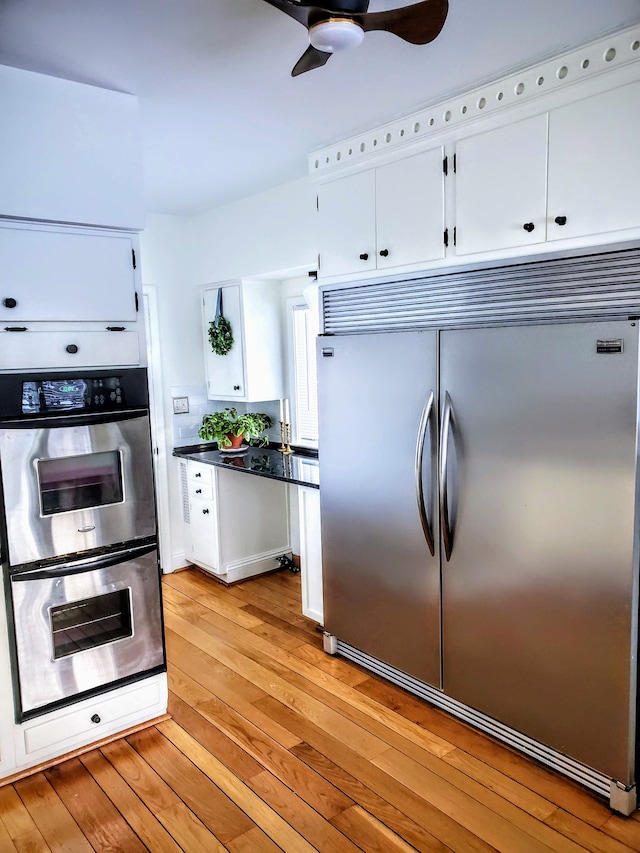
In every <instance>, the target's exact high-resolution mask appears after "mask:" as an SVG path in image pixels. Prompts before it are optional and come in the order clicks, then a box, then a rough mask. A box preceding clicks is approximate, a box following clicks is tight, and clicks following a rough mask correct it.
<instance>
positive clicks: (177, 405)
mask: <svg viewBox="0 0 640 853" xmlns="http://www.w3.org/2000/svg"><path fill="white" fill-rule="evenodd" d="M171 399H172V400H173V414H174V415H186V414H188V412H189V398H188V397H172V398H171Z"/></svg>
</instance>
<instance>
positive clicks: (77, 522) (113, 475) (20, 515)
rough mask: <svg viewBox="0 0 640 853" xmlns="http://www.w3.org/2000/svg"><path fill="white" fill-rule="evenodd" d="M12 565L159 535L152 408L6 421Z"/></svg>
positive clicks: (2, 436) (1, 441)
mask: <svg viewBox="0 0 640 853" xmlns="http://www.w3.org/2000/svg"><path fill="white" fill-rule="evenodd" d="M0 465H1V467H2V487H3V492H4V507H5V517H6V530H7V543H8V551H9V554H8V557H9V564H10V565H11V566H19V565H23V564H26V563H33V562H40V561H43V560H49V559H52V558H56V557H64V556H66V555H69V554H76V553H80V552H83V551H88V550H93V549H96V548H103V547H105V546H110V545H117V544H119V543H123V542H130V541H132V540H136V539H143V538H146V537H150V536H154V535H155V531H156V526H155V506H154V496H153V475H152V461H151V440H150V432H149V416H148V412H147V410H135V411H122V412H117V413H113V412H112V413H109V414H107V413H104V414H96V415H70V416H65V417H49V418H38V419H36V420H31V419H30V420H27V419H25V420H22V421H13V422H11V423H10V424H8V423H5V424H4V425H3V426H2V427H1V428H0Z"/></svg>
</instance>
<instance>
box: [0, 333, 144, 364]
mask: <svg viewBox="0 0 640 853" xmlns="http://www.w3.org/2000/svg"><path fill="white" fill-rule="evenodd" d="M136 364H140V340H139V338H138V333H137V332H106V331H105V332H72V331H68V332H32V331H27V332H0V369H1V370H32V369H45V370H46V369H51V368H67V367H101V366H105V365H114V366H119V365H136Z"/></svg>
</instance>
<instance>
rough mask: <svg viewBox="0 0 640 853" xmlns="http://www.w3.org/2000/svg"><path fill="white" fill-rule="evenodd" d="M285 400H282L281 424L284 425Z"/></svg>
mask: <svg viewBox="0 0 640 853" xmlns="http://www.w3.org/2000/svg"><path fill="white" fill-rule="evenodd" d="M284 420H285V417H284V400H280V423H284Z"/></svg>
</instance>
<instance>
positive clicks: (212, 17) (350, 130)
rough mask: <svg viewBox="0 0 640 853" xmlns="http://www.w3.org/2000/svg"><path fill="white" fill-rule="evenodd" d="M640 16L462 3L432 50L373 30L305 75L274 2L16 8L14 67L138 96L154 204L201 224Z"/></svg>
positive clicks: (121, 0) (7, 45) (9, 37)
mask: <svg viewBox="0 0 640 853" xmlns="http://www.w3.org/2000/svg"><path fill="white" fill-rule="evenodd" d="M400 5H408V0H371V4H370V7H369V8H370V11H378V10H381V9H388V8H394V7H395V6H400ZM639 21H640V0H604V2H603V0H450V11H449V16H448V19H447V21H446V23H445V26H444V29H443V30H442V33H441V34H440V36H439V37H438V38H437V39H436V40H435V41H434V42H433V43H432V44H430V45H424V46H415V45H409V44H407V43H406V42H403V41H401V40H400V39H398V38H395V37H394V36H391V35H389V34H387V33H377V32H373V33H368V34H367V36H366V38H365V41H364V43H363V44H362V45H361V46H360V47H359V48H356V49H355V50H352V51H349V52H346V53H343V54H340V55H336V56H333V57H332V58H331V59H330V61H329V62H328V63H327V65H326V66H324V67H323V68H319V69H316V70H314V71H310V72H308V73H306V74H303V75H301V76H299V77H296V78H292V77H291V76H290V72H291V68H292V67H293V65H294V64H295V62H296V61H297V59H298V57H299V56H300V55H301V54H302V53H303V51H304V50H305V49H306V46H307V37H306V31H305V29H304V28H303V27H302V26H301V25H300V24H298V23H297V22H296V21H294V20H293V19H291V18H289V17H288V16H286V15H285V14H283V13H282V12H280V11H278V10H277V9H274V8H273V7H272V6H270V5H268V4H267V3H265V2H264V0H0V64H3V65H13V66H17V67H19V68H26V69H29V70H32V71H39V72H42V73H45V74H52V75H54V76H58V77H65V78H68V79H71V80H78V81H81V82H85V83H91V84H94V85H97V86H103V87H105V88H110V89H116V90H119V91H124V92H130V93H133V94H135V95H138V96H139V98H140V104H141V115H142V134H143V157H144V166H145V186H146V203H147V209H148V210H149V211H152V212H162V213H176V214H188V213H196V212H200V211H203V210H207V209H210V208H212V207H216V206H218V205H220V204H224V203H227V202H229V201H233V200H235V199H237V198H241V197H243V196H246V195H250V194H252V193H254V192H259V191H262V190H264V189H268V188H269V187H272V186H275V185H276V184H279V183H282V182H284V181H287V180H292V179H294V178H297V177H300V176H302V175H304V174H305V173H306V171H307V160H306V156H307V154H308V153H310V152H311V151H313V150H315V149H317V148H320V147H323V146H324V145H327V144H330V143H332V142H335V141H338V140H340V139H342V138H344V137H346V136H350V135H353V134H355V133H358V132H360V131H362V130H366V129H368V128H370V127H374V126H376V125H377V124H380V123H383V122H385V121H387V120H389V119H392V118H396V117H400V116H402V115H405V114H407V113H410V112H413V111H414V110H417V109H421V108H423V107H425V106H427V105H429V104H431V103H433V102H435V101H438V100H440V99H441V98H443V97H445V96H448V95H450V94H452V93H454V92H459V91H462V90H464V89H467V88H470V87H471V86H473V85H475V84H476V83H478V82H482V81H485V80H489V79H492V78H494V77H497V76H500V75H501V73H503V72H505V71H509V70H512V69H515V68H518V67H521V66H524V65H528V64H530V63H532V62H535V61H537V60H539V59H542V58H544V57H546V56H549V55H553V54H555V53H560V52H562V51H563V50H564V49H565V48H569V47H574V46H576V45H579V44H582V43H584V42H587V41H590V40H592V39H594V38H597V37H598V36H599V35H601V34H603V33H608V32H611V31H614V30H616V29H619V28H621V27H624V26H628V25H631V24H635V23H637V22H639ZM0 121H1V117H0ZM0 132H1V131H0Z"/></svg>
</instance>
